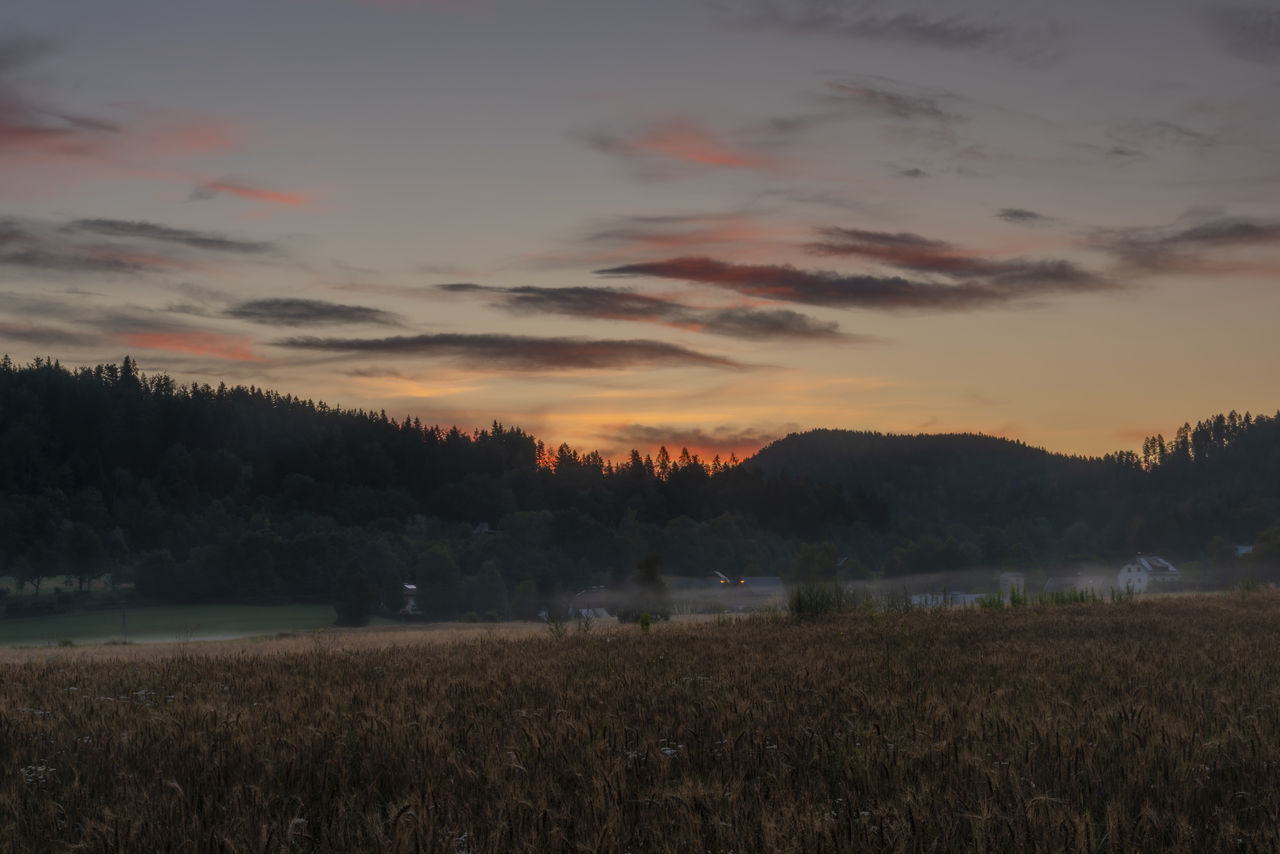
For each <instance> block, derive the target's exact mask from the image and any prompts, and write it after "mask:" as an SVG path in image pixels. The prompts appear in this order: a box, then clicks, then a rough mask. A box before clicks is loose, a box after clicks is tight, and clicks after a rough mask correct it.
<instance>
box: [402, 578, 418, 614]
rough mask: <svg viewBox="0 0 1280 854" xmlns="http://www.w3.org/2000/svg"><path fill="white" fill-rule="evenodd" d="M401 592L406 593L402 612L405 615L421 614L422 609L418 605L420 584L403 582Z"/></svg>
mask: <svg viewBox="0 0 1280 854" xmlns="http://www.w3.org/2000/svg"><path fill="white" fill-rule="evenodd" d="M400 592H401V593H403V594H404V607H403V608H401V609H400V614H401V615H402V616H405V617H417V616H421V614H422V609H421V608H419V607H418V585H416V584H402V585H400Z"/></svg>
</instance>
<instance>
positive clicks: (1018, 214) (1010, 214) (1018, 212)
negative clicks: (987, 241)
mask: <svg viewBox="0 0 1280 854" xmlns="http://www.w3.org/2000/svg"><path fill="white" fill-rule="evenodd" d="M996 217H997V218H998V219H1002V220H1004V221H1005V222H1012V223H1015V224H1017V225H1039V224H1041V223H1045V222H1049V221H1050V219H1051V217H1047V216H1045V215H1044V214H1038V213H1036V212H1035V211H1029V210H1027V209H1026V208H1001V209H1000V210H999V211H998V212H997V213H996Z"/></svg>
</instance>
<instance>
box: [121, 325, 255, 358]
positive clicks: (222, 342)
mask: <svg viewBox="0 0 1280 854" xmlns="http://www.w3.org/2000/svg"><path fill="white" fill-rule="evenodd" d="M119 337H120V341H121V342H122V343H124V344H125V345H127V346H129V347H139V348H141V349H144V350H167V351H169V352H171V353H186V354H188V355H192V356H216V357H217V358H219V359H229V360H231V361H235V362H263V361H266V360H265V359H263V358H262V357H261V356H259V355H257V354H256V353H254V352H253V351H252V350H251V349H250V346H251V344H252V342H251V341H250V340H249V339H247V338H241V337H239V336H235V335H223V334H221V333H218V332H123V333H121V334H120V336H119Z"/></svg>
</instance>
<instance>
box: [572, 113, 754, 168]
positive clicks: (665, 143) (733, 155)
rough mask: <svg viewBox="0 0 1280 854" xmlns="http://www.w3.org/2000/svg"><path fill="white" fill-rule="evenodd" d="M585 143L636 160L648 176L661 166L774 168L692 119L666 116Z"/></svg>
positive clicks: (597, 135) (590, 138)
mask: <svg viewBox="0 0 1280 854" xmlns="http://www.w3.org/2000/svg"><path fill="white" fill-rule="evenodd" d="M587 143H588V144H589V145H590V146H591V147H592V148H594V149H596V150H597V151H601V152H604V153H606V154H612V155H614V156H617V157H622V158H625V159H628V160H631V161H633V162H636V163H637V165H639V166H640V167H641V169H642V170H643V172H644V174H646V175H648V176H651V177H661V176H662V175H663V174H664V173H663V172H662V170H661V169H660V167H661V166H664V165H666V166H670V165H680V166H699V167H712V168H724V169H752V170H770V169H773V168H774V167H775V164H774V162H773V161H772V160H771V159H769V158H767V157H763V156H761V155H758V154H754V153H752V152H750V151H745V150H740V149H738V148H735V147H734V146H733V145H730V144H729V143H727V142H725V141H724V140H722V139H720V138H719V137H718V136H717V135H716V134H715V133H713V132H712V131H711V130H709V129H708V128H706V127H705V126H704V125H703V124H702V123H701V122H699V121H697V120H694V119H686V118H672V119H666V120H664V121H660V122H654V123H652V124H649V125H648V126H646V127H644V128H641V129H639V130H636V131H635V132H632V133H629V134H609V133H596V134H592V135H590V136H588V137H587Z"/></svg>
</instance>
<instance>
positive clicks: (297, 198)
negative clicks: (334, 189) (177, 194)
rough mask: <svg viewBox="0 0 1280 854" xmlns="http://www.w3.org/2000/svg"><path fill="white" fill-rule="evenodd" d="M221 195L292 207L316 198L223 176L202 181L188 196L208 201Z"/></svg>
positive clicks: (191, 198)
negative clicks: (252, 184)
mask: <svg viewBox="0 0 1280 854" xmlns="http://www.w3.org/2000/svg"><path fill="white" fill-rule="evenodd" d="M221 195H228V196H235V197H236V198H240V199H248V200H250V201H255V202H270V203H271V204H275V205H287V206H290V207H304V206H306V205H309V204H311V202H312V201H314V199H313V198H312V196H310V195H309V194H307V193H294V192H284V191H281V190H268V189H264V188H262V187H254V186H251V185H250V184H247V183H245V182H243V181H233V180H230V179H226V178H222V179H217V180H212V181H201V182H200V183H199V184H197V185H196V187H195V189H193V190H192V191H191V195H190V196H188V198H189V199H190V200H192V201H207V200H209V199H213V198H216V197H218V196H221Z"/></svg>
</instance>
